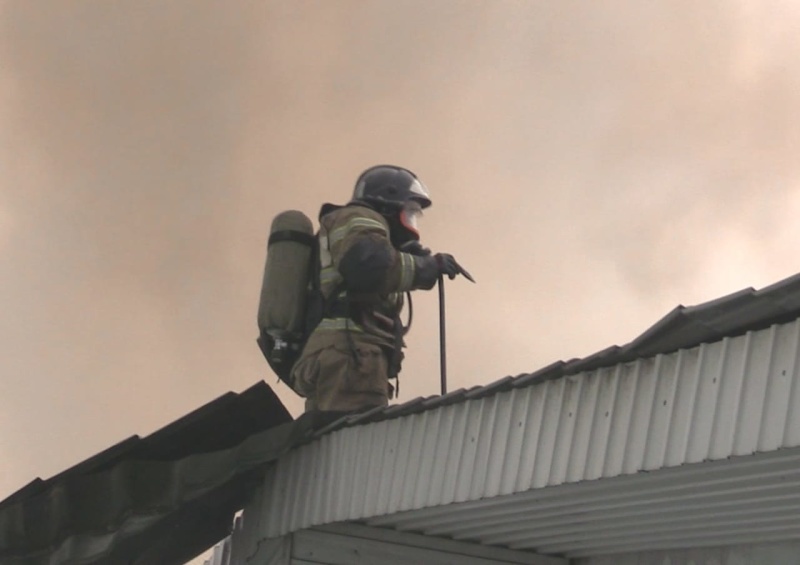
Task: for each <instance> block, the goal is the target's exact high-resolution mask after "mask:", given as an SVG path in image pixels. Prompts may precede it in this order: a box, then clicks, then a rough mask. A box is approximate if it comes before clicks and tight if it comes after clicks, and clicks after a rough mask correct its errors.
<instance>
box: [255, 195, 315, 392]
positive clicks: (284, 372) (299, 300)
mask: <svg viewBox="0 0 800 565" xmlns="http://www.w3.org/2000/svg"><path fill="white" fill-rule="evenodd" d="M315 245H316V240H315V237H314V228H313V225H312V223H311V220H309V218H308V216H306V215H305V214H303V213H302V212H300V211H297V210H288V211H286V212H282V213H280V214H278V215H277V216H275V218H274V219H273V220H272V226H271V228H270V235H269V241H268V243H267V260H266V263H265V265H264V278H263V281H262V284H261V297H260V300H259V303H258V328H259V331H260V336H259V338H258V340H257V341H258V344H259V346H260V347H261V351H262V352H263V353H264V356H265V357H266V358H267V361H268V362H269V364H270V366H271V367H272V369H273V370H274V371H275V372H276V373H277V375H278V377H280V379H281V380H283V381H284V382H287V383H289V373H290V372H291V366H292V365H293V364H294V362H295V360H296V359H297V357H298V356H299V355H300V350H301V349H302V346H303V345H304V343H305V338H306V336H305V331H306V323H307V318H306V303H307V300H308V294H309V285H310V280H309V277H310V272H311V260H312V252H313V249H314V246H315ZM290 386H291V385H290Z"/></svg>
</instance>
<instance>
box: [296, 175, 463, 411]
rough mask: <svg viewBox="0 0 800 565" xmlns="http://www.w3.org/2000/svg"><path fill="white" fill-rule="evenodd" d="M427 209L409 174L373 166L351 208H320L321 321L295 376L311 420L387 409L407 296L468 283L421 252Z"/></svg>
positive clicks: (443, 258) (456, 269) (437, 257)
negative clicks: (456, 281)
mask: <svg viewBox="0 0 800 565" xmlns="http://www.w3.org/2000/svg"><path fill="white" fill-rule="evenodd" d="M430 205H431V199H430V195H429V194H428V191H427V189H426V188H425V186H424V185H423V184H422V183H421V182H420V181H419V179H418V178H417V177H416V175H415V174H414V173H412V172H411V171H409V170H407V169H404V168H401V167H396V166H392V165H378V166H375V167H371V168H369V169H367V170H366V171H364V172H363V173H362V174H361V175H360V176H359V177H358V180H357V181H356V185H355V190H354V192H353V198H352V200H351V201H350V202H349V203H348V204H346V205H344V206H336V205H333V204H325V205H324V206H322V209H321V210H320V216H319V222H320V230H319V236H318V237H319V246H320V247H319V248H320V251H319V256H320V257H319V258H320V288H321V291H322V294H323V297H324V303H325V306H324V315H323V318H322V321H321V322H320V323H319V325H318V326H317V327H316V329H315V330H314V331H313V332H312V333H311V335H310V336H309V339H308V341H307V343H306V345H305V347H304V349H303V351H302V354H301V355H300V358H299V359H298V361H297V363H296V364H295V365H294V368H293V370H292V381H293V386H294V389H295V390H296V391H297V392H298V393H299V394H301V395H302V396H304V397H305V398H306V411H307V412H308V411H313V410H321V411H340V412H351V411H360V410H364V409H368V408H372V407H376V406H386V405H387V404H388V400H389V398H390V397H391V394H392V391H393V387H392V385H391V384H390V382H389V379H391V378H395V377H397V375H398V374H399V372H400V363H401V361H402V357H403V354H402V347H403V339H402V336H403V334H404V330H405V329H404V328H403V325H402V322H401V320H400V312H401V310H402V308H403V303H404V300H403V293H404V292H407V291H411V290H416V289H426V290H429V289H431V288H433V286H434V285H435V284H436V281H437V280H438V279H439V276H440V275H446V276H448V277H449V278H451V279H452V278H455V277H456V275H458V274H463V275H465V276H467V277H469V275H468V273H466V271H464V269H463V268H462V267H461V266H460V265H459V264H458V262H457V261H456V260H455V258H454V257H453V256H452V255H450V254H447V253H436V254H432V253H431V252H430V251H429V250H428V249H426V248H423V247H422V245H420V243H419V232H418V231H417V220H418V219H419V217H420V216H421V214H422V211H423V210H424V209H425V208H427V207H429V206H430ZM469 278H470V279H471V277H469Z"/></svg>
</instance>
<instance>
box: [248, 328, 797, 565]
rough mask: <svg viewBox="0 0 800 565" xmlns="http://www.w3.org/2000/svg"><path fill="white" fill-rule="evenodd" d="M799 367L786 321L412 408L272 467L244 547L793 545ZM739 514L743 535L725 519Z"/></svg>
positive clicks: (571, 551) (556, 549)
mask: <svg viewBox="0 0 800 565" xmlns="http://www.w3.org/2000/svg"><path fill="white" fill-rule="evenodd" d="M748 323H749V322H748ZM731 333H734V332H731ZM676 342H677V340H672V343H673V344H674V343H676ZM799 358H800V320H796V321H793V322H791V323H787V324H781V325H773V326H771V327H768V328H766V329H761V330H758V331H752V330H751V331H748V332H747V333H745V334H743V335H739V336H737V337H732V338H731V337H724V338H723V339H721V340H719V341H716V342H713V343H708V344H702V345H699V346H695V347H692V348H689V349H679V350H677V351H672V352H670V353H659V354H657V355H655V356H653V357H647V358H640V359H637V360H636V361H629V362H621V363H619V364H617V365H614V366H610V367H602V368H597V369H592V370H587V371H584V372H580V373H578V374H570V375H569V376H566V377H564V378H560V379H544V380H541V381H538V382H535V383H534V384H528V386H525V387H513V388H511V389H510V390H506V391H503V392H498V393H496V394H493V395H485V394H480V393H478V394H473V395H472V396H473V398H469V396H470V394H469V393H466V394H464V395H463V398H462V399H461V401H460V402H457V403H454V404H449V405H447V406H441V407H438V408H437V409H435V410H422V411H420V407H421V406H423V405H424V403H415V404H414V405H413V406H414V409H413V410H412V411H411V412H410V413H407V414H405V415H401V416H399V417H396V418H384V419H383V420H382V421H379V422H374V423H372V424H371V425H368V426H350V427H345V428H343V429H339V430H338V431H336V432H334V433H327V434H325V435H323V436H322V437H320V438H319V441H317V442H314V443H311V444H308V445H304V446H301V447H298V448H297V449H294V450H293V451H291V452H289V453H287V454H286V455H285V456H284V457H282V458H281V459H280V460H279V461H278V462H277V465H276V466H275V468H274V469H273V470H271V471H270V474H268V476H267V480H266V481H265V483H264V488H265V493H264V500H267V501H268V503H265V505H264V507H263V508H262V509H261V512H263V514H262V515H261V516H260V518H259V524H260V525H259V528H260V533H261V535H262V536H264V537H276V536H280V535H283V534H286V533H289V532H293V531H298V530H301V529H304V528H308V527H311V526H316V525H321V524H326V523H333V522H340V521H347V520H363V521H366V522H367V523H368V524H370V525H376V526H377V525H379V526H391V527H395V528H399V529H405V530H409V531H416V532H422V533H425V534H431V535H440V536H447V537H453V538H455V539H464V540H471V541H479V542H481V543H486V544H498V545H506V546H508V547H512V548H515V549H531V550H536V551H539V552H542V553H555V554H560V553H565V554H567V555H570V556H580V555H594V554H600V553H610V552H620V551H625V550H635V549H636V548H639V547H647V548H658V547H671V545H670V544H680V543H683V544H686V545H687V547H690V546H692V545H693V544H697V545H709V544H714V543H718V542H725V541H726V540H728V541H736V539H739V538H740V537H741V536H744V537H745V538H747V537H748V536H749V535H750V534H747V533H746V532H745V531H744V530H745V528H744V525H745V524H749V527H750V529H751V532H753V533H754V534H753V535H756V534H757V535H759V536H783V537H782V538H781V539H787V537H790V536H792V535H794V536H797V537H800V528H797V523H800V499H798V498H797V497H796V496H793V497H791V498H786V497H787V496H789V495H790V494H792V493H796V492H798V487H800V471H797V470H796V468H797V465H798V463H799V462H800V451H798V446H800V360H799ZM403 409H404V408H403V407H398V408H395V409H394V410H396V411H397V413H400V414H402V411H403ZM374 414H378V413H377V412H375V413H374ZM384 414H389V415H390V416H391V414H392V409H388V410H386V411H384ZM367 417H368V418H369V417H371V416H369V415H367ZM353 421H355V422H358V421H359V420H358V418H355V419H354V420H353ZM337 425H341V422H340V423H339V424H337ZM776 450H777V451H778V453H779V454H780V456H779V457H777V458H765V459H761V458H759V459H758V460H757V464H754V463H753V462H752V461H751V460H750V459H751V457H748V456H752V454H754V453H763V452H771V451H776ZM735 457H741V458H742V459H741V460H731V461H726V460H727V459H729V458H735ZM708 461H725V463H724V464H722V465H716V464H712V463H707V462H708ZM667 468H672V469H673V471H674V472H673V471H670V472H669V473H667V474H666V475H663V474H662V473H665V472H666V471H665V469H667ZM643 472H645V473H643ZM620 475H626V478H625V480H624V481H621V482H620V481H616V480H612V479H613V478H614V477H619V476H620ZM597 479H602V480H597ZM665 481H666V482H665ZM567 487H569V488H567ZM776 497H778V498H776ZM780 497H783V498H780ZM595 498H597V500H601V501H602V502H601V503H599V505H598V506H593V504H594V502H593V501H594V500H595ZM779 500H780V501H781V502H780V505H779V506H775V505H776V504H777V503H778V501H779ZM298 501H302V503H298ZM676 501H681V502H682V503H683V504H682V505H681V506H678V505H676V504H675V502H676ZM743 502H744V504H743ZM745 507H746V508H749V509H750V510H749V511H748V512H745V513H744V515H747V516H748V518H747V520H745V519H743V518H739V517H732V516H730V515H729V512H728V509H729V508H734V509H737V510H741V509H742V508H745ZM771 508H779V511H775V512H772V511H771ZM612 510H613V512H611V511H612ZM548 517H549V519H552V521H548ZM246 519H247V514H246V515H245V520H246ZM637 524H640V526H637ZM699 524H705V529H704V530H700V529H698V525H699ZM687 525H688V526H687ZM726 528H729V533H727V534H726V533H725V532H726V531H728V530H727V529H726ZM631 532H633V533H631ZM748 539H752V538H748Z"/></svg>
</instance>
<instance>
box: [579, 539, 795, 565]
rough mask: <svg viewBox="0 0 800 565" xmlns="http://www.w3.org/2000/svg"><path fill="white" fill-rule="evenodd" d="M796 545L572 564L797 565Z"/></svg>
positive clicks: (643, 554) (651, 553) (597, 559)
mask: <svg viewBox="0 0 800 565" xmlns="http://www.w3.org/2000/svg"><path fill="white" fill-rule="evenodd" d="M797 564H800V543H783V544H756V545H736V546H728V547H713V548H704V549H692V550H687V551H645V552H640V553H632V554H627V555H609V556H602V557H590V558H586V559H577V560H575V564H574V565H797Z"/></svg>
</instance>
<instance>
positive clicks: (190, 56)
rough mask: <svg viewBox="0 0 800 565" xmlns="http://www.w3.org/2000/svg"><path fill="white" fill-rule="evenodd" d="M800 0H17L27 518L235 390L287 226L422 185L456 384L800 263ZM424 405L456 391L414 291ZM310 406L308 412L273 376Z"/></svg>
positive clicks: (16, 159) (569, 351) (640, 323)
mask: <svg viewBox="0 0 800 565" xmlns="http://www.w3.org/2000/svg"><path fill="white" fill-rule="evenodd" d="M798 21H800V18H799V16H798V11H797V9H796V8H794V6H793V5H792V4H790V3H781V2H778V1H777V0H776V1H775V2H767V3H758V4H754V5H751V4H746V3H742V4H738V3H730V2H705V3H702V4H698V3H696V2H689V1H684V0H680V1H670V2H666V1H665V2H649V3H642V2H634V1H627V2H623V1H616V2H615V1H607V2H593V3H586V2H578V1H572V0H568V1H562V2H558V3H533V2H527V1H512V0H507V1H506V0H504V1H499V2H498V1H491V2H490V1H488V0H487V1H483V0H473V1H470V2H427V1H425V0H406V1H404V2H393V1H389V0H386V1H380V0H373V1H355V0H353V1H342V2H335V3H334V2H331V3H324V2H316V1H314V2H312V1H301V0H296V1H293V2H277V1H275V2H255V3H253V2H234V3H231V2H222V1H218V2H211V1H204V2H198V1H173V2H169V3H163V2H154V1H153V2H147V1H145V2H142V1H136V2H134V1H129V2H115V3H108V2H101V1H95V2H91V1H85V2H81V3H60V4H53V3H45V2H38V1H31V2H24V1H22V0H19V1H16V2H14V1H11V2H7V3H5V4H2V12H0V103H2V104H1V105H2V108H0V126H1V127H0V148H2V160H1V161H0V179H1V180H2V184H0V252H2V254H3V259H4V260H3V261H2V262H0V309H1V310H2V312H3V316H2V318H0V359H2V365H0V366H1V367H2V369H3V378H2V380H0V459H2V460H3V461H5V462H7V463H6V464H5V465H4V466H3V469H4V471H5V472H4V473H3V474H2V475H0V497H2V496H3V493H8V492H11V491H12V490H14V489H15V488H18V487H20V486H22V485H23V484H24V483H25V482H27V481H28V480H30V479H32V478H33V477H34V476H37V475H40V476H48V475H51V474H53V473H55V472H57V471H59V470H61V469H63V468H65V467H67V466H68V465H70V464H72V463H75V462H77V461H79V460H80V459H82V458H84V457H86V456H89V455H91V454H93V453H96V452H97V451H99V450H101V449H103V448H105V447H108V446H109V445H111V444H112V443H114V442H116V441H118V440H120V439H122V438H124V437H126V436H128V435H130V434H133V433H140V434H144V433H149V432H151V431H153V430H154V429H155V428H157V427H159V426H162V425H164V424H166V423H168V422H170V421H171V420H174V419H175V418H177V417H179V416H180V415H182V414H184V413H186V412H188V411H189V410H192V409H194V408H196V407H198V406H199V405H201V404H203V403H205V402H207V401H209V400H211V399H213V398H215V397H216V396H219V395H220V394H222V393H223V392H226V391H228V390H237V391H239V390H242V389H244V388H246V387H247V386H249V385H251V384H253V383H254V382H256V381H257V380H259V379H265V380H267V381H268V382H269V383H270V384H274V382H275V379H274V376H272V375H271V374H270V373H269V372H268V369H267V366H266V364H265V363H264V362H263V360H262V359H260V354H259V352H258V350H257V348H256V347H255V344H254V342H253V339H254V337H255V331H256V330H255V312H256V302H257V295H258V290H259V285H260V279H261V269H262V267H263V258H264V256H263V254H264V242H265V239H266V230H267V229H268V226H269V222H270V220H271V218H272V217H273V216H274V215H275V214H276V213H278V212H279V211H281V210H283V209H286V208H299V209H301V210H303V211H305V212H306V213H308V214H309V215H311V216H312V217H314V216H315V215H316V212H317V210H318V207H319V205H320V203H321V202H323V201H334V202H344V201H346V200H347V198H348V196H349V192H350V190H351V186H352V182H353V180H354V179H355V177H356V176H357V175H358V173H359V172H360V171H361V170H362V169H363V168H365V167H367V166H369V165H372V164H375V163H378V162H394V163H397V164H401V165H404V166H407V167H409V168H411V169H413V170H415V171H416V172H417V173H418V174H419V175H420V176H421V178H422V179H423V181H424V182H425V183H426V184H427V185H428V186H429V187H430V188H431V190H432V192H433V198H434V206H433V207H432V208H431V210H430V212H429V213H426V217H425V218H424V223H423V234H424V236H423V237H424V241H425V243H426V244H427V245H430V246H431V247H433V248H434V249H436V250H442V251H450V252H452V253H454V254H455V255H456V256H457V257H458V258H459V260H461V261H462V262H463V263H464V264H465V266H466V267H467V268H468V269H469V270H470V271H471V272H472V273H473V274H474V275H475V277H476V278H477V279H478V284H477V285H476V286H473V285H471V284H469V283H467V282H465V281H461V280H457V281H454V282H453V283H450V284H448V286H447V305H448V312H447V315H448V317H447V320H448V324H449V325H448V330H449V331H448V345H449V367H450V378H451V382H450V387H451V388H458V387H462V386H473V385H476V384H485V383H488V382H490V381H492V380H495V379H497V378H500V377H503V376H505V375H506V374H516V373H519V372H524V371H533V370H536V369H538V368H540V367H542V366H544V365H546V364H549V363H550V362H552V361H555V360H558V359H564V358H569V357H573V356H583V355H588V354H591V353H593V352H594V351H596V350H599V349H601V348H603V347H605V346H608V345H611V344H613V343H625V342H627V341H629V340H631V339H633V338H634V337H636V335H637V334H638V333H640V332H641V331H643V330H644V329H646V328H647V327H648V326H649V325H650V324H652V323H654V322H655V321H656V320H657V319H658V318H659V317H660V316H661V315H663V314H665V313H666V312H667V311H668V310H669V309H671V308H672V307H674V306H675V305H677V304H678V303H679V302H684V303H687V304H691V303H697V302H701V301H705V300H709V299H712V298H716V297H718V296H720V295H722V294H724V293H727V292H733V291H736V290H739V289H741V288H743V287H746V286H749V285H755V286H763V285H765V284H769V283H770V282H774V281H776V280H778V279H779V278H781V277H784V276H788V275H790V274H792V273H794V272H795V271H797V270H798V269H797V265H796V264H795V262H794V260H793V259H791V257H793V255H792V254H791V253H790V251H791V250H793V248H794V247H793V244H794V241H795V239H796V237H797V236H798V235H800V233H798V230H797V229H796V228H793V227H792V226H793V225H794V223H795V222H794V221H793V216H794V215H795V212H797V211H798V208H800V195H799V194H798V191H797V187H798V186H800V185H799V184H798V166H797V165H796V159H795V158H794V157H795V155H796V154H797V148H798V146H800V134H799V133H798V130H797V128H796V127H793V126H794V124H795V123H797V121H798V118H800V116H798V112H799V110H798V108H800V88H798V86H800V85H798V81H799V80H800V78H798V77H800V62H798V59H797V57H796V56H795V53H797V52H798V48H800V44H798V43H800V39H798V36H797V34H796V33H793V29H794V28H796V25H797V23H798ZM415 306H416V308H415V322H414V326H415V327H414V330H413V332H412V334H411V337H410V339H409V350H408V355H407V359H406V362H405V367H404V371H403V379H404V380H403V385H402V393H403V395H402V397H401V400H408V399H410V398H412V397H414V396H418V395H429V394H435V393H436V392H437V391H438V374H437V371H438V341H437V334H436V332H437V323H438V321H437V303H436V295H435V293H417V296H416V298H415ZM276 388H277V390H278V391H279V394H280V395H281V396H282V398H283V399H284V400H285V401H286V402H287V404H288V405H289V406H290V408H291V409H292V410H293V411H294V412H295V413H297V412H298V411H299V410H301V409H302V408H301V403H300V402H299V401H298V400H297V399H295V398H293V396H292V394H291V393H290V392H288V391H287V390H286V389H285V388H283V387H276Z"/></svg>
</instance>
